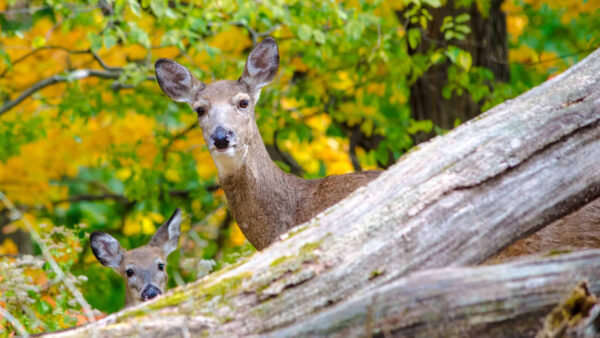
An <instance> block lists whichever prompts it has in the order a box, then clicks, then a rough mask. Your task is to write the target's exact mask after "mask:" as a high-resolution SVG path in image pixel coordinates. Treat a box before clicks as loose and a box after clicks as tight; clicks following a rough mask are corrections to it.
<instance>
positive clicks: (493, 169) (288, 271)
mask: <svg viewBox="0 0 600 338" xmlns="http://www.w3.org/2000/svg"><path fill="white" fill-rule="evenodd" d="M599 158H600V50H599V51H596V52H594V53H593V54H591V55H590V56H589V57H587V58H586V59H585V60H583V61H582V62H580V63H579V64H577V65H575V66H574V67H572V68H571V69H569V70H568V71H566V72H565V73H563V74H562V75H560V76H557V77H555V78H553V79H552V80H550V81H548V82H547V83H545V84H543V85H541V86H539V87H537V88H535V89H533V90H531V91H529V92H527V93H525V94H523V95H521V96H520V97H518V98H516V99H514V100H511V101H508V102H506V103H504V104H502V105H499V106H497V107H495V108H493V109H492V110H490V111H488V112H487V113H485V114H482V115H481V116H479V117H477V118H476V119H474V120H471V121H469V122H467V123H465V124H463V125H461V126H459V127H458V128H456V129H455V130H453V131H451V132H450V133H448V134H446V135H444V136H442V137H437V138H435V139H433V140H431V141H429V142H427V143H424V144H422V145H420V147H419V149H416V150H415V151H413V152H410V153H408V154H407V155H405V156H404V157H403V158H401V159H400V161H399V162H398V163H397V164H395V165H394V166H392V167H390V168H389V169H388V170H387V171H385V172H384V173H383V174H382V175H381V176H380V177H379V178H378V179H376V180H374V181H373V182H371V183H370V184H369V185H368V186H366V187H363V188H360V189H359V190H357V191H356V192H354V193H353V194H352V195H350V196H349V197H348V198H346V199H345V200H343V201H341V202H340V203H338V204H337V205H335V206H333V207H331V208H330V209H328V210H326V211H325V212H323V213H322V214H320V215H318V216H317V217H315V218H314V219H313V220H311V221H310V222H308V223H306V224H303V225H301V226H299V227H297V228H295V229H293V230H292V231H291V232H290V233H289V234H286V235H284V236H283V237H285V238H284V239H283V240H282V241H281V242H278V243H274V244H273V245H271V246H270V247H269V248H267V249H265V250H264V251H262V252H259V253H256V254H254V255H253V256H252V257H250V258H247V259H246V260H244V261H242V262H240V263H239V264H237V265H235V266H232V267H230V268H227V269H224V270H222V271H219V272H216V273H213V274H211V275H209V276H207V277H206V278H205V279H203V280H202V281H198V282H195V283H192V284H190V285H188V286H186V287H185V288H177V289H175V290H173V291H172V292H170V293H168V294H167V295H165V296H162V297H160V298H158V299H157V300H156V301H152V302H150V303H147V304H142V305H141V306H138V307H134V308H129V309H126V310H124V311H121V312H119V313H117V314H114V315H111V316H109V317H107V318H105V319H104V320H103V321H102V322H100V323H96V324H93V325H90V326H87V327H84V328H80V329H77V330H71V331H68V332H65V333H63V335H65V336H66V335H89V334H91V332H92V331H97V333H98V334H100V335H101V336H103V335H111V334H136V333H137V332H138V330H146V331H147V333H149V334H153V335H167V334H169V335H170V334H179V335H186V334H187V333H191V334H193V335H195V334H199V333H209V334H221V335H231V334H235V335H248V334H257V333H269V332H276V330H283V329H285V328H289V327H291V326H292V325H294V324H298V325H301V324H302V323H309V322H310V321H311V320H316V318H318V317H317V316H318V315H317V313H318V312H322V313H327V312H328V311H333V310H331V309H334V310H335V308H334V306H335V305H336V304H342V302H345V301H348V300H349V299H350V298H353V299H360V298H361V295H366V294H372V293H373V292H382V290H389V288H390V285H392V286H393V285H398V284H396V283H405V284H400V285H418V283H417V279H413V280H412V281H413V282H411V283H413V284H406V283H408V281H409V280H411V279H410V278H421V279H420V280H421V281H423V279H422V278H423V276H424V275H413V276H410V277H406V276H408V275H409V274H411V273H414V272H416V271H419V270H426V269H436V268H441V267H448V268H456V267H459V266H464V265H472V264H479V263H481V262H483V261H484V260H485V259H487V258H488V257H490V256H492V255H493V254H495V253H497V252H499V251H500V250H502V249H503V248H505V247H507V246H508V245H510V244H511V243H512V242H514V241H515V240H517V239H519V238H521V237H524V236H526V235H528V234H531V233H533V232H535V231H537V230H539V229H540V228H542V227H543V226H545V225H547V224H549V223H550V222H552V221H553V220H556V219H559V218H561V217H563V216H565V215H567V214H569V213H570V212H572V211H574V210H576V209H578V208H580V207H581V206H583V205H584V204H586V202H588V201H591V200H593V199H595V198H597V197H598V196H599V195H600V161H598V159H599ZM585 255H587V254H585ZM590 255H597V252H593V253H592V254H590ZM569 257H571V256H568V257H567V258H560V259H566V260H568V259H571V258H569ZM590 257H591V256H590ZM596 261H597V258H596ZM588 263H589V264H591V263H590V261H589V260H586V261H585V264H584V265H586V266H587V264H588ZM532 264H533V265H532V266H535V265H536V264H535V263H532ZM594 264H595V263H594ZM567 265H568V264H567ZM510 266H512V267H513V268H514V269H517V268H518V267H515V266H514V265H509V267H510ZM561 266H563V265H561ZM590 266H592V268H594V267H595V265H593V264H592V265H590ZM481 269H487V268H481ZM490 269H493V268H491V267H490ZM507 269H510V268H507ZM582 269H583V270H577V271H579V272H577V271H576V272H573V273H575V274H578V273H579V275H577V276H582V277H585V276H588V275H587V274H588V272H587V271H588V270H586V269H587V267H582ZM594 269H595V270H598V269H597V267H595V268H594ZM452 271H454V270H452ZM452 271H451V270H448V274H449V275H450V276H454V278H456V280H455V282H453V283H454V284H451V285H447V286H446V287H449V289H451V287H459V285H458V284H460V281H461V278H462V277H460V275H461V273H458V272H456V273H455V272H452ZM456 271H458V270H456ZM460 271H463V273H464V274H466V275H470V276H473V278H476V277H475V276H476V275H477V272H469V273H467V272H466V271H467V270H460ZM473 271H474V270H473ZM478 271H481V270H478ZM485 271H492V270H485ZM582 271H583V272H582ZM429 273H434V272H429ZM415 276H417V277H415ZM418 276H421V277H418ZM404 277H406V278H408V279H401V278H404ZM566 278H568V277H566ZM589 278H590V282H591V284H592V285H594V287H593V288H596V289H595V290H597V285H598V284H597V282H598V278H597V275H595V274H593V275H589ZM561 280H562V279H561ZM537 282H539V283H541V282H542V280H541V279H532V280H531V284H529V285H528V288H529V287H536V285H537V284H536V283H537ZM574 282H576V281H574ZM415 283H416V284H415ZM561 283H562V282H561ZM495 285H496V286H495V289H494V290H496V291H494V292H504V291H505V290H506V289H510V288H511V284H510V282H502V281H498V284H495ZM548 285H550V284H548ZM560 285H564V284H560ZM430 286H431V287H433V285H430ZM443 286H444V284H443V283H442V284H438V286H437V288H438V289H439V290H440V292H442V291H443V290H441V289H442V287H443ZM559 289H560V287H559ZM560 290H563V289H560ZM396 291H398V292H399V291H401V290H400V289H396ZM390 292H391V291H390ZM406 292H408V293H407V294H406V295H407V297H410V296H408V295H409V294H410V292H409V291H406ZM560 292H562V291H557V292H556V293H553V295H558V294H559V293H560ZM392 295H393V293H392ZM505 295H506V296H510V295H512V293H505ZM386 297H387V296H386ZM386 297H384V296H381V297H377V302H379V301H382V302H383V300H385V299H386ZM552 297H555V296H551V297H550V298H544V297H541V296H540V298H539V299H540V302H541V303H540V308H544V309H546V307H545V306H546V305H547V304H549V303H550V299H555V298H552ZM529 301H530V302H531V299H530V300H529ZM343 304H346V303H343ZM382 304H384V303H382ZM511 304H512V303H511V302H510V301H508V300H507V301H506V302H505V303H503V306H504V305H511ZM407 305H408V304H407ZM382 306H383V305H382ZM511 306H512V305H511ZM340 307H342V308H343V306H342V305H340ZM429 310H431V312H432V313H435V312H439V311H437V310H436V309H435V308H434V309H431V308H430V309H429ZM512 311H514V312H515V313H519V308H518V306H517V305H515V306H514V307H513V308H512V309H511V310H510V311H509V310H507V312H510V313H512ZM464 316H470V314H469V313H468V312H465V313H464ZM425 317H427V316H426V315H424V318H425ZM431 318H436V317H435V315H433V314H432V315H431ZM538 319H539V320H541V317H540V318H538ZM453 320H463V322H466V323H468V322H469V321H468V318H467V319H465V318H463V319H453ZM539 320H538V321H534V322H535V323H539ZM475 322H476V321H475ZM184 324H185V325H184ZM364 324H365V325H371V324H369V323H368V322H367V323H364ZM435 325H437V324H435ZM413 329H415V330H416V329H418V328H417V327H414V328H413Z"/></svg>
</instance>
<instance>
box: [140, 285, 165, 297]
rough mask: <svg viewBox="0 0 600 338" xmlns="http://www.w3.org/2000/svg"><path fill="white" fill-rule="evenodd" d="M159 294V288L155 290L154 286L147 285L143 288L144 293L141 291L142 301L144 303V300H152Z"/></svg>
mask: <svg viewBox="0 0 600 338" xmlns="http://www.w3.org/2000/svg"><path fill="white" fill-rule="evenodd" d="M160 294H162V292H160V289H159V288H157V287H156V286H154V285H148V286H146V287H145V288H144V291H142V300H143V301H146V300H148V299H152V298H154V297H156V296H158V295H160Z"/></svg>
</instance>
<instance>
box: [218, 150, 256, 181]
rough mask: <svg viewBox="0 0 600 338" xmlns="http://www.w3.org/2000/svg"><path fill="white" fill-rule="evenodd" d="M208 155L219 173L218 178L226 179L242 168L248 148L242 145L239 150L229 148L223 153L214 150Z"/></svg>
mask: <svg viewBox="0 0 600 338" xmlns="http://www.w3.org/2000/svg"><path fill="white" fill-rule="evenodd" d="M210 154H211V156H212V158H213V161H215V165H216V166H217V170H218V171H219V177H227V176H230V175H232V174H234V173H235V172H236V171H238V170H239V169H240V168H241V167H242V164H244V160H245V159H246V155H248V146H247V145H244V146H242V147H241V148H229V149H227V150H225V151H223V152H220V151H217V150H215V151H211V153H210Z"/></svg>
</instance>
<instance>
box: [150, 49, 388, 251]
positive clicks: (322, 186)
mask: <svg viewBox="0 0 600 338" xmlns="http://www.w3.org/2000/svg"><path fill="white" fill-rule="evenodd" d="M278 68H279V51H278V49H277V43H276V42H275V40H274V39H273V38H270V37H268V38H265V39H264V40H263V41H261V42H260V43H259V44H258V45H256V47H255V48H254V50H252V52H251V53H250V55H249V56H248V59H247V60H246V66H245V68H244V71H243V73H242V76H241V77H240V78H239V79H238V80H236V81H231V80H221V81H217V82H214V83H211V84H204V83H202V82H200V81H199V80H198V79H197V78H195V77H194V76H193V75H192V73H191V72H190V71H189V70H188V69H187V68H185V67H184V66H182V65H180V64H178V63H177V62H175V61H173V60H169V59H159V60H157V61H156V64H155V69H156V78H157V79H158V84H159V85H160V87H161V89H162V90H163V91H164V92H165V93H166V94H167V95H168V96H169V97H170V98H171V99H173V100H174V101H177V102H187V103H188V104H189V105H190V106H191V107H192V109H194V111H196V113H197V114H198V120H199V123H200V128H201V129H202V136H203V137H204V141H205V142H206V144H207V146H208V149H209V151H210V154H211V156H212V158H213V161H214V162H215V165H216V166H217V170H218V172H219V181H220V184H221V187H222V188H223V190H224V191H225V196H226V197H227V202H228V204H229V208H230V209H231V212H232V214H233V217H234V218H235V220H236V221H237V222H238V224H239V226H240V229H241V230H242V232H243V233H244V235H245V236H246V238H247V239H248V240H249V241H250V243H252V245H254V247H256V248H257V249H258V250H261V249H263V248H265V247H266V246H268V245H269V244H271V243H272V242H274V241H275V240H277V238H278V237H279V235H281V234H282V233H284V232H286V231H287V230H289V229H290V228H292V227H294V226H296V225H298V224H301V223H304V222H306V221H308V220H309V219H311V218H312V217H314V216H315V215H317V214H318V213H319V212H321V211H323V210H325V209H326V208H328V207H330V206H332V205H333V204H335V203H337V202H338V201H340V200H342V199H343V198H344V197H346V196H348V195H349V194H350V193H352V192H353V191H355V190H356V189H357V188H359V187H361V186H363V185H366V184H367V183H368V182H370V181H371V180H373V179H374V178H376V177H377V176H378V175H379V174H380V173H381V172H380V171H363V172H355V173H350V174H345V175H333V176H328V177H325V178H320V179H314V180H305V179H302V178H299V177H297V176H294V175H291V174H287V173H285V172H284V171H282V170H281V169H279V167H277V165H275V163H273V161H272V160H271V159H270V157H269V154H268V153H267V150H266V148H265V145H264V142H263V140H262V137H261V135H260V133H259V131H258V126H257V125H256V121H255V119H254V107H255V106H256V103H257V101H258V99H259V97H260V91H261V89H262V87H264V86H266V85H267V84H269V83H270V82H271V81H272V80H273V79H274V78H275V75H276V74H277V70H278Z"/></svg>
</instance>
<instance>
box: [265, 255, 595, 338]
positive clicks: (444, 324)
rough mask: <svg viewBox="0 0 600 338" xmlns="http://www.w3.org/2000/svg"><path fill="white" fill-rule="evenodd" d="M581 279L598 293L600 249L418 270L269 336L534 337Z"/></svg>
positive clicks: (572, 299) (572, 301)
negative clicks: (476, 264) (544, 318)
mask: <svg viewBox="0 0 600 338" xmlns="http://www.w3.org/2000/svg"><path fill="white" fill-rule="evenodd" d="M582 279H583V280H590V281H592V282H591V283H590V285H589V286H590V288H591V290H592V291H596V292H598V291H600V250H593V251H582V252H578V253H572V254H567V255H560V256H554V257H546V258H542V259H540V258H539V257H528V258H526V259H522V260H519V261H515V262H511V263H507V264H501V265H495V266H485V267H470V268H446V269H437V270H428V271H424V272H416V273H413V274H411V275H410V276H408V277H405V278H402V279H400V280H398V281H395V282H392V283H390V284H388V285H385V286H382V287H380V288H377V289H376V290H373V291H370V292H367V293H365V294H362V295H360V296H357V297H356V298H354V299H352V300H350V301H346V302H343V303H340V304H337V305H336V306H334V307H333V308H331V309H329V310H327V311H325V312H322V313H319V314H317V315H315V316H313V317H311V318H310V319H308V320H306V321H302V322H300V323H298V324H295V325H292V326H290V327H287V328H285V329H281V330H277V331H273V332H270V333H269V334H268V336H271V337H316V336H328V337H367V336H370V335H377V334H382V335H383V336H386V337H389V336H400V337H407V336H409V337H451V336H460V337H483V336H485V337H494V336H498V337H532V336H534V335H535V332H537V331H538V330H539V329H540V328H541V327H542V318H543V317H544V316H545V315H546V314H548V313H549V312H550V310H551V309H552V308H553V307H554V306H555V305H556V304H557V303H558V302H559V301H561V300H563V299H564V298H565V296H567V295H568V294H569V292H570V291H571V290H572V289H573V288H575V287H576V286H577V284H578V283H577V281H579V280H582ZM575 296H578V295H569V298H570V299H567V300H566V301H565V302H571V303H574V302H575V301H576V300H575ZM577 300H579V299H577ZM590 307H591V306H590ZM584 310H585V311H587V310H588V309H583V308H582V309H576V308H572V309H568V311H584ZM569 315H571V313H569ZM576 315H577V314H572V316H571V317H573V316H576ZM571 317H569V318H566V319H567V320H568V319H571ZM559 323H560V322H559ZM554 325H556V326H559V325H557V324H554ZM565 329H566V325H565ZM554 332H557V331H554Z"/></svg>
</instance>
